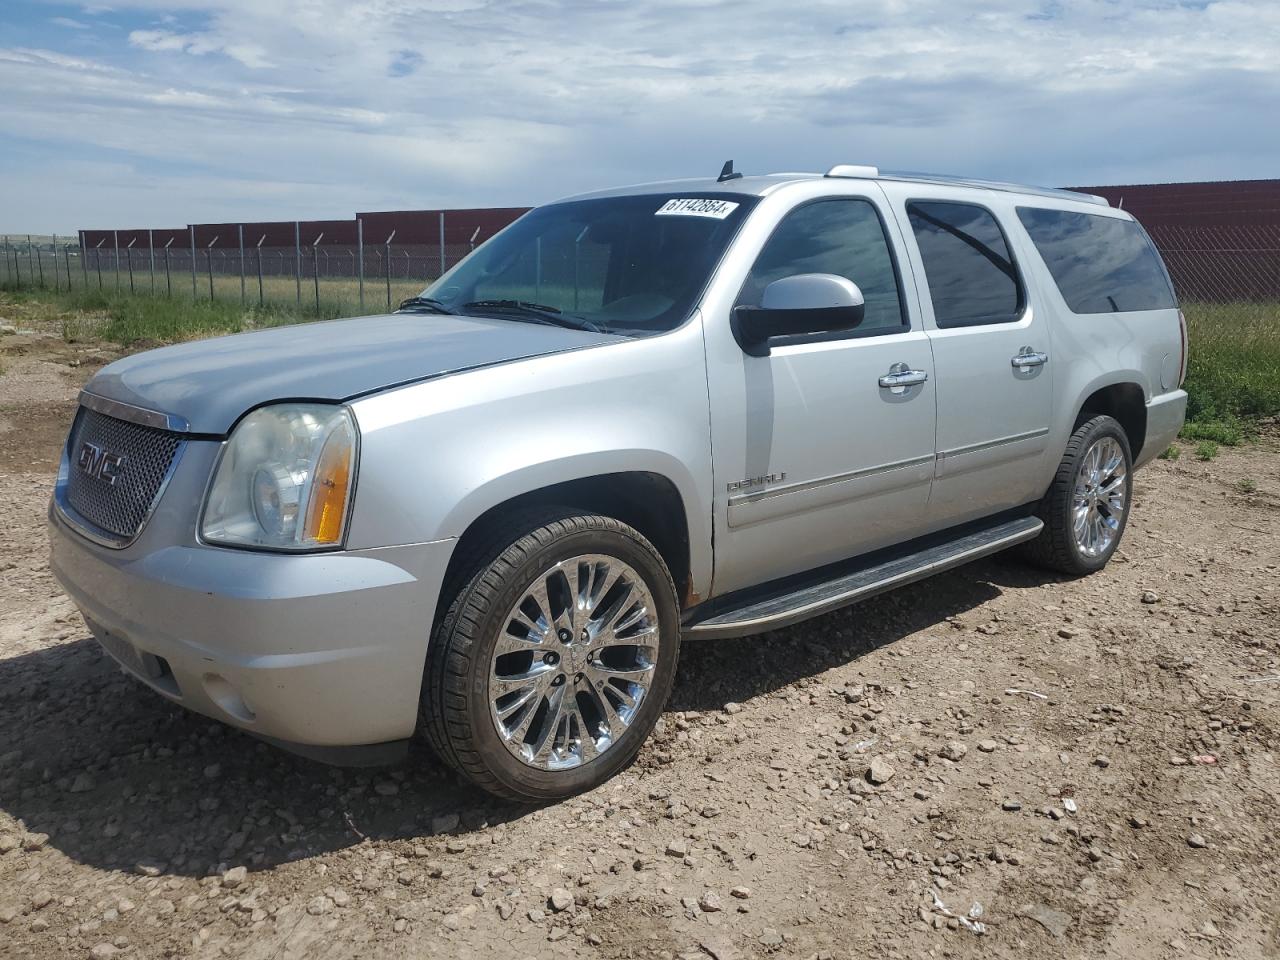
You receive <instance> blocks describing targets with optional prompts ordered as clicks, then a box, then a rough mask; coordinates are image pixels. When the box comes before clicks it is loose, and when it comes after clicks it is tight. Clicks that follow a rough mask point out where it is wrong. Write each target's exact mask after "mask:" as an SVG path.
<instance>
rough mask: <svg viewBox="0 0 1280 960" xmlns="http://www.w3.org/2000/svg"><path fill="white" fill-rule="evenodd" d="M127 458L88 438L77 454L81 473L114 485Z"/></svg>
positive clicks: (77, 462)
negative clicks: (91, 441)
mask: <svg viewBox="0 0 1280 960" xmlns="http://www.w3.org/2000/svg"><path fill="white" fill-rule="evenodd" d="M127 459H128V458H127V457H122V456H121V455H120V454H118V453H112V452H111V451H110V450H105V449H103V448H102V447H100V446H98V445H97V444H96V443H90V442H89V441H88V440H86V441H85V442H84V443H82V444H80V452H79V453H78V454H77V455H76V468H77V469H78V470H79V471H80V472H81V473H83V474H87V475H88V476H90V477H93V479H95V480H101V481H103V482H104V483H106V484H107V485H108V486H112V487H114V486H115V484H116V477H118V476H120V468H121V467H123V466H124V462H125V460H127Z"/></svg>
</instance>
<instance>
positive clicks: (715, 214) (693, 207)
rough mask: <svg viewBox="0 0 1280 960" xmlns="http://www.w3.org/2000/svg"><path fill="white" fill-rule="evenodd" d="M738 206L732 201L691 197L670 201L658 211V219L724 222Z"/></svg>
mask: <svg viewBox="0 0 1280 960" xmlns="http://www.w3.org/2000/svg"><path fill="white" fill-rule="evenodd" d="M737 209H738V205H737V204H736V203H734V202H732V201H730V200H707V199H705V198H698V197H691V198H688V199H674V200H668V201H667V202H666V203H664V204H663V205H662V206H660V207H659V208H658V209H657V211H655V213H654V216H656V217H709V218H711V219H712V220H723V219H724V218H725V217H727V216H728V215H729V214H731V213H733V211H735V210H737Z"/></svg>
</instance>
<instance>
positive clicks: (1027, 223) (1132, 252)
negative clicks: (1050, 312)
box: [1018, 207, 1178, 313]
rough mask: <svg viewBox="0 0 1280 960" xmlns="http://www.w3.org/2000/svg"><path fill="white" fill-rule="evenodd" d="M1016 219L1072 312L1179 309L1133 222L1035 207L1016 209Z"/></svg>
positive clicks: (1145, 239) (1164, 275)
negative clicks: (1029, 238) (1029, 237)
mask: <svg viewBox="0 0 1280 960" xmlns="http://www.w3.org/2000/svg"><path fill="white" fill-rule="evenodd" d="M1018 219H1019V220H1021V221H1022V225H1023V226H1024V227H1026V228H1027V233H1028V234H1029V235H1030V236H1031V242H1032V243H1034V244H1035V246H1036V249H1037V250H1038V251H1040V256H1042V257H1043V258H1044V263H1045V266H1046V267H1048V268H1049V272H1050V273H1051V274H1053V280H1054V282H1055V283H1056V284H1057V285H1058V290H1059V291H1061V293H1062V299H1063V300H1065V301H1066V302H1067V307H1068V308H1070V310H1071V312H1072V313H1119V312H1121V311H1126V310H1169V309H1172V308H1174V307H1176V306H1177V305H1178V303H1177V300H1176V299H1175V298H1174V295H1173V288H1172V287H1171V286H1170V285H1169V275H1168V274H1167V273H1166V272H1165V269H1164V265H1163V263H1162V262H1161V261H1160V254H1158V253H1156V249H1155V247H1154V246H1152V244H1151V240H1150V239H1149V238H1148V237H1147V234H1146V231H1145V230H1143V229H1142V227H1140V226H1138V224H1137V223H1136V222H1135V221H1133V220H1121V219H1119V218H1117V217H1104V216H1099V215H1097V214H1093V213H1079V212H1076V211H1073V210H1041V209H1038V208H1036V207H1019V208H1018Z"/></svg>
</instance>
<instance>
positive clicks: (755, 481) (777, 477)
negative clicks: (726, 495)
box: [729, 473, 787, 493]
mask: <svg viewBox="0 0 1280 960" xmlns="http://www.w3.org/2000/svg"><path fill="white" fill-rule="evenodd" d="M785 479H787V475H786V474H785V473H769V474H765V475H764V476H763V477H748V478H747V479H746V480H732V481H730V482H729V492H730V493H733V492H734V491H735V490H746V489H747V488H748V487H762V486H764V485H765V484H766V483H781V482H782V481H783V480H785Z"/></svg>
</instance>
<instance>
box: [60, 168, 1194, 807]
mask: <svg viewBox="0 0 1280 960" xmlns="http://www.w3.org/2000/svg"><path fill="white" fill-rule="evenodd" d="M1186 354H1187V342H1186V330H1185V326H1184V324H1183V323H1182V319H1181V315H1180V313H1179V311H1178V308H1177V304H1176V302H1175V299H1174V293H1173V289H1172V287H1171V285H1170V282H1169V277H1168V275H1167V273H1166V272H1165V269H1164V267H1163V265H1162V263H1161V261H1160V259H1159V256H1158V255H1157V253H1156V251H1155V249H1154V248H1153V247H1152V245H1151V242H1150V241H1149V240H1148V238H1147V236H1146V234H1145V233H1144V232H1143V230H1142V228H1141V227H1140V226H1139V225H1138V224H1137V223H1136V222H1134V220H1133V218H1132V217H1130V216H1129V215H1128V214H1126V213H1124V212H1122V211H1120V210H1116V209H1112V208H1110V207H1109V206H1108V205H1107V204H1106V202H1105V201H1103V200H1100V199H1098V198H1095V197H1089V196H1084V195H1080V194H1074V193H1067V192H1060V191H1053V190H1040V189H1035V188H1026V187H1017V186H1011V185H1007V184H997V183H986V182H976V181H961V180H953V179H946V178H939V177H928V176H906V175H891V174H881V173H879V172H878V171H877V170H876V169H875V168H872V167H851V166H838V167H835V168H833V169H832V170H831V171H829V172H828V173H827V174H826V175H817V174H779V175H775V176H763V177H742V176H740V175H737V174H733V173H732V172H731V171H730V170H729V169H728V168H727V167H726V170H725V172H724V173H722V174H721V176H720V178H719V179H717V180H711V179H706V180H683V181H677V182H671V183H656V184H649V185H644V186H639V187H629V188H626V189H620V190H610V191H605V192H601V193H594V194H588V195H584V196H580V197H575V198H572V199H569V200H565V201H562V202H558V203H553V204H549V205H547V206H544V207H540V208H538V209H536V210H534V211H532V212H530V213H528V214H527V215H525V216H524V217H522V218H521V219H520V220H518V221H517V222H516V223H515V224H513V225H512V226H510V227H509V228H507V229H506V230H505V231H503V232H502V233H501V234H499V235H498V236H496V237H494V238H493V239H492V240H490V241H489V242H488V243H486V244H484V246H482V247H480V248H479V249H477V250H476V251H475V252H474V253H473V254H472V255H471V256H469V257H467V259H466V260H464V261H463V262H462V263H460V264H459V265H458V266H457V267H455V268H454V269H453V270H451V271H449V272H448V273H447V274H446V275H445V276H443V277H441V278H440V279H439V280H438V281H437V282H435V283H434V284H432V285H431V286H430V287H429V288H428V289H426V290H425V291H424V292H423V295H422V296H420V297H415V298H413V299H411V300H408V301H406V302H405V303H404V304H403V305H402V306H401V308H400V309H399V310H398V311H396V312H395V313H394V314H391V315H387V316H378V317H365V318H361V319H354V320H341V321H332V322H328V323H315V324H309V325H306V326H298V327H288V328H279V329H272V330H265V331H260V332H255V333H249V334H244V335H240V336H233V337H226V338H222V339H217V340H208V341H204V342H199V343H185V344H180V345H177V346H171V347H166V348H164V349H160V350H154V351H151V352H148V353H144V354H140V355H137V356H133V357H129V358H127V359H124V360H121V361H118V362H116V363H113V364H111V365H110V366H109V367H106V368H105V369H104V370H102V372H100V373H99V374H98V375H97V376H95V377H94V378H93V379H92V381H91V382H90V383H89V384H88V386H87V387H86V388H85V391H84V393H83V395H82V396H81V405H80V409H79V412H78V414H77V416H76V419H75V422H74V424H73V426H72V428H71V434H70V437H69V439H68V441H67V446H66V451H65V455H64V457H63V461H62V466H61V469H60V471H59V475H58V481H57V488H56V492H55V494H54V498H53V503H52V505H51V508H50V512H49V517H50V531H51V539H52V563H53V569H54V571H55V572H56V574H57V576H58V578H59V579H60V580H61V582H62V583H63V585H64V586H65V587H66V589H67V591H68V593H70V595H71V596H72V597H73V598H74V600H75V602H76V603H77V604H78V606H79V607H80V609H81V610H82V611H83V613H84V617H85V620H86V622H87V623H88V624H89V626H90V628H91V629H92V631H93V633H94V634H95V635H96V636H97V638H98V639H99V640H100V642H101V643H102V646H103V647H104V648H105V649H106V650H107V652H108V653H109V654H110V655H111V656H112V657H114V658H115V659H116V660H118V661H119V662H120V664H121V665H123V667H124V668H125V669H126V670H127V671H129V672H130V673H132V674H134V675H135V676H136V677H138V678H139V679H140V680H142V681H143V682H144V683H147V684H148V685H150V686H151V687H152V688H154V689H155V690H157V691H159V692H160V693H161V694H163V695H164V696H165V697H168V698H169V699H171V700H172V701H174V702H175V703H179V704H182V705H183V706H186V707H189V708H190V709H192V710H195V711H198V712H199V713H202V714H205V715H206V716H209V717H214V718H217V719H218V720H221V721H223V722H225V723H228V724H231V725H233V726H235V727H238V728H240V729H242V730H245V731H247V732H249V733H251V734H254V735H255V736H259V737H262V738H264V739H266V740H269V741H272V742H275V743H277V744H280V745H281V746H285V747H287V748H289V749H292V750H295V751H297V752H301V753H304V754H306V755H310V756H313V757H316V758H319V759H325V760H329V761H333V762H342V763H363V762H387V761H389V760H392V759H394V758H395V757H396V756H398V755H399V754H401V753H402V752H403V750H404V747H405V745H406V744H407V742H408V740H409V738H410V737H411V736H412V735H413V734H414V732H415V730H417V729H420V730H421V731H422V732H423V733H424V734H425V735H426V737H427V739H428V740H429V741H430V742H431V744H432V745H433V746H434V748H435V750H436V751H437V752H438V753H439V755H440V756H441V757H442V758H443V759H444V760H446V761H447V762H448V763H449V764H451V765H452V766H453V767H455V768H456V769H457V770H458V771H459V772H461V773H462V774H464V775H466V776H467V777H469V778H471V779H472V780H473V781H475V782H476V783H477V784H479V785H480V786H482V787H484V788H486V789H488V790H490V791H493V792H494V793H497V794H500V795H502V796H505V797H510V798H515V799H519V800H528V801H537V800H545V799H550V798H557V797H563V796H566V795H569V794H573V793H575V792H577V791H581V790H585V789H588V788H591V787H593V786H595V785H597V784H599V783H601V782H602V781H603V780H605V779H607V778H608V777H610V776H612V775H613V774H615V773H617V772H618V771H619V770H621V769H622V768H623V767H625V766H626V765H627V763H628V762H629V761H631V759H632V758H633V757H634V756H635V755H636V752H637V751H638V750H639V748H640V746H641V744H642V742H643V741H644V739H645V737H646V736H647V735H648V733H649V731H650V730H651V729H652V728H653V725H654V723H655V722H656V721H657V719H658V716H659V714H660V712H661V711H662V709H663V704H664V701H665V700H666V699H667V695H668V692H669V691H670V689H671V685H672V680H673V676H674V674H675V670H676V661H677V655H678V651H679V648H680V643H681V640H682V639H694V638H699V637H706V638H715V637H735V636H742V635H745V634H755V633H760V632H763V631H766V630H772V629H777V628H779V627H783V626H786V625H788V624H792V623H796V622H797V621H800V620H803V619H805V618H807V617H812V616H816V615H818V614H821V613H825V612H827V611H830V610H833V609H836V608H838V607H841V606H844V605H846V604H850V603H853V602H855V601H857V600H860V599H862V598H865V597H868V596H870V595H872V594H875V593H877V592H880V591H883V590H886V589H889V588H892V587H896V586H899V585H901V584H904V583H909V582H911V581H913V580H918V579H920V578H922V577H926V576H929V575H930V574H934V573H937V572H939V571H942V570H947V569H950V568H952V567H955V566H957V565H959V564H962V563H965V562H967V561H970V560H973V559H974V558H976V557H981V556H984V555H987V554H991V553H994V552H996V551H998V550H1003V549H1005V548H1007V547H1011V546H1014V545H1021V548H1022V549H1023V551H1024V552H1025V553H1026V554H1027V555H1028V556H1029V557H1030V558H1032V559H1034V560H1035V561H1037V562H1039V563H1041V564H1043V565H1046V566H1048V567H1050V568H1052V569H1055V570H1058V571H1062V572H1065V573H1068V574H1075V575H1079V574H1087V573H1092V572H1094V571H1096V570H1099V569H1101V568H1102V567H1103V566H1104V565H1105V564H1106V562H1107V560H1108V559H1109V558H1110V557H1111V555H1112V553H1113V552H1114V551H1115V550H1116V547H1117V545H1118V543H1119V541H1120V538H1121V536H1122V535H1123V533H1124V529H1125V521H1126V519H1127V516H1128V512H1129V508H1130V505H1131V486H1130V485H1131V482H1132V473H1133V470H1134V469H1135V468H1136V467H1138V466H1141V465H1142V464H1144V463H1146V462H1147V461H1148V460H1150V459H1151V458H1152V457H1154V456H1155V455H1156V454H1157V453H1159V452H1160V451H1161V450H1163V449H1164V448H1165V446H1166V445H1167V444H1168V443H1169V442H1170V441H1171V440H1172V439H1173V438H1174V436H1175V435H1176V434H1177V432H1178V429H1179V427H1180V426H1181V424H1182V420H1183V414H1184V410H1185V406H1186V394H1185V393H1184V392H1183V391H1182V390H1181V389H1179V387H1180V385H1181V382H1182V379H1183V376H1184V372H1185V369H1186Z"/></svg>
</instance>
